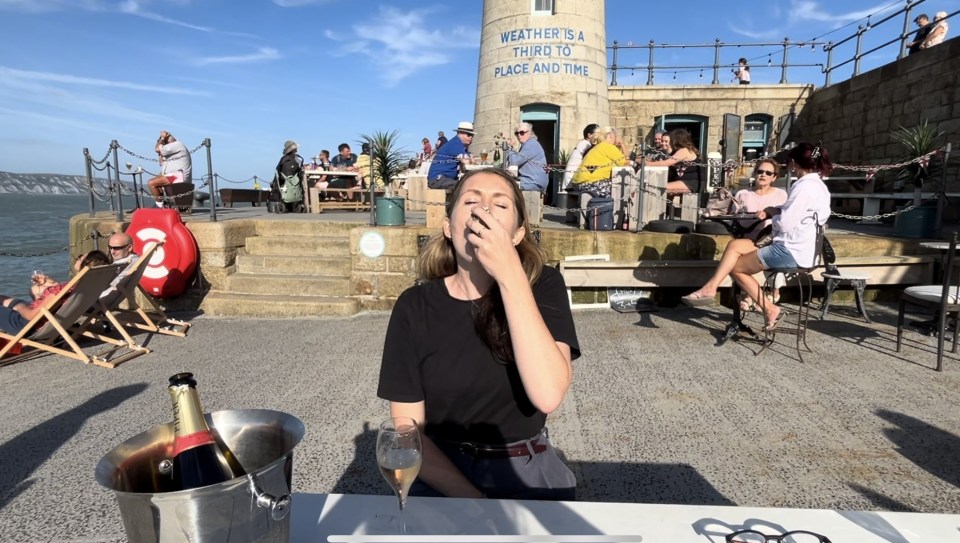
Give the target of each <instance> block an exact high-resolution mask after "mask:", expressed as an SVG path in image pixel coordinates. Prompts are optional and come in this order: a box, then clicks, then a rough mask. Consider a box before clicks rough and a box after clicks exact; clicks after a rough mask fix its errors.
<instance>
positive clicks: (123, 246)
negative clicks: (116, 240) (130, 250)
mask: <svg viewBox="0 0 960 543" xmlns="http://www.w3.org/2000/svg"><path fill="white" fill-rule="evenodd" d="M129 246H130V244H129V243H128V244H126V245H120V246H117V247H114V246H113V245H108V247H110V250H111V251H120V250H123V249H126V248H127V247H129Z"/></svg>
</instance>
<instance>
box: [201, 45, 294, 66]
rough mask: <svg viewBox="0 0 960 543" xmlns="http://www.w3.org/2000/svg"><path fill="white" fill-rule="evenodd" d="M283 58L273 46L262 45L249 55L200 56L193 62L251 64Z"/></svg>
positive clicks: (205, 64) (202, 63) (204, 64)
mask: <svg viewBox="0 0 960 543" xmlns="http://www.w3.org/2000/svg"><path fill="white" fill-rule="evenodd" d="M279 58H281V57H280V53H279V52H278V51H277V50H276V49H274V48H272V47H261V48H260V49H258V50H257V52H255V53H250V54H248V55H232V56H221V57H200V58H196V59H193V61H191V64H194V65H196V66H208V65H210V64H250V63H254V62H267V61H270V60H277V59H279Z"/></svg>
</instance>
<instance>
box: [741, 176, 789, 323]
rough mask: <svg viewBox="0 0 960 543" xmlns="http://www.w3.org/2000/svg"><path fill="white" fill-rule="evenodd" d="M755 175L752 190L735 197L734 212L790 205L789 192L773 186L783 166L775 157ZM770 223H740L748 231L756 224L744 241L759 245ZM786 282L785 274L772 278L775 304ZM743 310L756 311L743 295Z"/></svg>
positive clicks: (751, 301)
mask: <svg viewBox="0 0 960 543" xmlns="http://www.w3.org/2000/svg"><path fill="white" fill-rule="evenodd" d="M753 176H754V181H753V188H752V189H743V190H741V191H739V192H737V194H736V195H735V196H734V202H735V205H736V209H735V210H734V211H735V212H736V213H757V212H758V211H762V210H764V209H767V208H768V207H781V206H782V205H783V204H785V203H786V202H787V191H785V190H783V189H780V188H777V187H775V186H773V182H774V181H776V180H777V179H778V178H779V177H780V165H779V164H777V161H776V160H774V159H772V158H763V159H760V161H759V162H757V164H756V169H754V170H753ZM771 224H773V219H767V220H765V221H763V222H757V221H756V220H753V219H750V220H745V221H740V225H741V226H743V227H744V228H745V229H746V228H749V227H750V226H751V225H754V226H753V229H752V230H749V231H748V232H747V233H746V234H745V235H744V237H745V238H747V239H750V240H753V241H754V243H756V241H757V237H758V236H759V235H760V233H761V232H762V231H763V230H764V229H765V228H766V227H767V226H770V225H771ZM785 281H786V279H785V278H784V277H783V274H782V273H778V274H777V275H776V277H774V278H773V292H772V293H771V299H770V301H772V302H773V303H776V302H778V301H779V300H780V287H781V286H783V284H784V283H785ZM740 309H742V310H744V311H753V310H755V309H756V305H755V304H754V303H753V300H751V299H750V298H749V297H747V296H746V294H744V295H743V299H741V301H740Z"/></svg>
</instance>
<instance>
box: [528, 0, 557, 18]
mask: <svg viewBox="0 0 960 543" xmlns="http://www.w3.org/2000/svg"><path fill="white" fill-rule="evenodd" d="M553 4H554V0H533V14H534V15H553V14H554V13H555V12H554V5H553Z"/></svg>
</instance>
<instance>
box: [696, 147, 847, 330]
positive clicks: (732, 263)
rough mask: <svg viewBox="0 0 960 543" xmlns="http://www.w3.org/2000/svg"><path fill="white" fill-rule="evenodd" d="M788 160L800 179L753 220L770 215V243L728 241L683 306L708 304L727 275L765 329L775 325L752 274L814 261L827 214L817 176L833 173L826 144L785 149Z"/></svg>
mask: <svg viewBox="0 0 960 543" xmlns="http://www.w3.org/2000/svg"><path fill="white" fill-rule="evenodd" d="M787 158H788V162H787V164H788V167H789V168H790V173H792V174H794V175H796V176H797V177H799V179H797V181H796V182H795V183H794V184H793V186H792V187H790V192H789V193H788V196H787V201H786V203H784V204H783V206H782V207H779V208H778V207H768V208H766V209H764V210H762V211H758V212H757V218H758V219H761V220H766V219H767V218H772V219H773V243H771V244H770V245H767V246H766V247H763V248H761V249H757V247H756V246H755V245H754V244H753V240H751V239H749V238H745V239H735V240H733V241H731V242H730V243H728V244H727V248H726V249H724V251H723V256H722V257H721V258H720V264H719V265H718V266H717V271H716V272H715V273H714V274H713V277H711V278H710V280H709V281H707V283H706V284H705V285H703V286H702V287H700V289H698V290H697V291H695V292H693V293H691V294H689V295H687V296H684V297H683V302H684V303H685V304H687V305H690V306H706V305H711V304H713V302H714V296H716V295H717V289H718V288H719V287H720V283H721V282H722V281H723V279H724V277H726V276H727V275H730V276H731V277H732V278H733V280H734V281H736V282H737V284H738V285H740V287H741V288H742V289H743V291H744V292H746V293H747V295H748V296H749V297H750V298H752V299H753V301H754V302H756V303H757V304H759V305H760V306H761V309H762V310H763V314H764V319H765V323H766V324H765V326H764V329H765V330H772V329H774V328H775V327H776V326H777V324H779V322H780V314H781V313H780V308H779V307H778V306H776V305H773V304H765V303H763V302H762V292H761V286H760V284H759V283H758V282H757V280H756V279H754V277H753V275H754V274H755V273H757V272H760V271H763V270H767V269H771V268H794V267H809V266H812V265H813V263H814V261H815V259H816V254H815V253H816V236H817V228H816V226H817V224H820V225H824V224H826V223H827V219H828V218H829V217H830V191H829V190H828V189H827V186H826V185H825V184H824V183H823V179H822V177H821V176H827V175H830V172H831V171H833V163H831V162H830V156H829V154H828V153H827V150H826V148H824V147H822V146H819V145H813V144H810V143H801V144H799V145H797V146H796V147H794V148H793V149H791V150H790V153H789V154H788V155H787ZM814 220H816V224H815V223H814Z"/></svg>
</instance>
